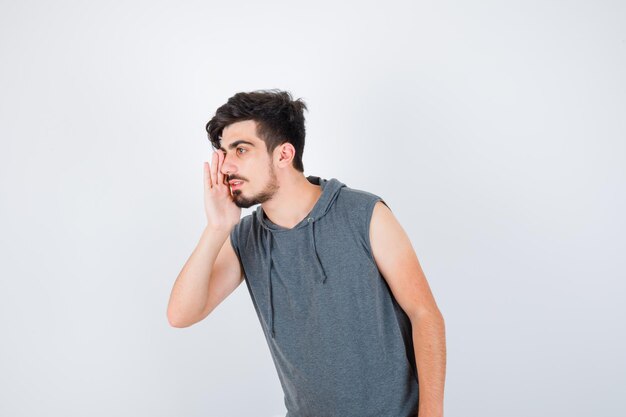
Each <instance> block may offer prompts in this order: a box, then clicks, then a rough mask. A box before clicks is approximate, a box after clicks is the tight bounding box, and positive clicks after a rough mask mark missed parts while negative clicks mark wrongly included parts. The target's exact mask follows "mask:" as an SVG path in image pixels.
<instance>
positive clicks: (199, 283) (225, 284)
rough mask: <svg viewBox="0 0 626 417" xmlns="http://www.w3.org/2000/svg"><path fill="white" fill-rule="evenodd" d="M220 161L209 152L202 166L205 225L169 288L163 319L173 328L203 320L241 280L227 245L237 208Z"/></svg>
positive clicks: (237, 217) (218, 155)
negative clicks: (170, 291)
mask: <svg viewBox="0 0 626 417" xmlns="http://www.w3.org/2000/svg"><path fill="white" fill-rule="evenodd" d="M223 161H224V154H223V153H222V152H221V151H218V152H214V153H213V156H212V160H211V166H210V167H209V164H208V162H205V163H204V168H203V169H204V177H203V178H204V207H205V211H206V216H207V226H206V227H205V228H204V231H203V232H202V236H201V237H200V241H199V242H198V245H197V246H196V248H195V249H194V251H193V253H192V254H191V256H189V259H187V262H186V263H185V265H184V266H183V269H182V270H181V271H180V273H179V274H178V277H177V278H176V282H175V283H174V287H173V288H172V293H171V295H170V301H169V303H168V306H167V319H168V321H169V323H170V325H172V326H174V327H187V326H190V325H192V324H194V323H196V322H198V321H200V320H202V319H204V318H205V317H206V316H207V315H208V314H209V313H210V312H211V311H212V310H213V309H214V308H215V307H216V306H217V305H218V304H219V303H220V302H221V301H222V300H224V299H225V298H226V297H227V296H228V295H229V294H230V293H232V292H233V291H234V289H235V288H237V286H238V285H239V284H240V283H241V281H242V271H241V266H240V264H239V259H238V258H237V255H236V254H235V251H234V250H233V247H232V245H231V242H230V231H231V230H232V229H233V227H235V225H236V224H237V223H238V222H239V220H240V216H241V208H239V207H237V205H236V204H235V203H234V201H233V199H232V194H231V192H230V187H229V185H228V183H227V182H226V181H225V175H224V174H223V173H222V172H221V167H222V162H223Z"/></svg>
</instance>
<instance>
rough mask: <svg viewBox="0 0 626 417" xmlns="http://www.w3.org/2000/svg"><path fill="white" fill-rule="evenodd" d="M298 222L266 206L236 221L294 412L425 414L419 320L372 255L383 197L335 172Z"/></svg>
mask: <svg viewBox="0 0 626 417" xmlns="http://www.w3.org/2000/svg"><path fill="white" fill-rule="evenodd" d="M307 180H308V181H309V182H311V183H312V184H316V185H320V186H321V187H322V194H321V196H320V197H319V199H318V201H317V202H316V204H315V206H314V207H313V209H312V210H311V212H310V213H309V214H308V215H307V216H306V217H305V218H304V219H303V220H302V221H301V222H300V223H298V224H297V225H296V226H294V227H293V228H291V229H288V228H285V227H282V226H279V225H277V224H274V223H273V222H272V221H270V220H269V218H267V216H266V215H265V213H264V212H263V208H262V206H261V205H259V206H258V207H257V209H256V211H255V212H253V213H251V214H248V215H247V216H244V217H243V218H242V219H241V221H240V222H239V223H238V224H237V225H236V226H235V227H234V228H233V230H232V232H231V234H230V238H231V242H232V244H233V248H234V249H235V252H236V253H237V256H238V257H239V260H240V262H241V267H242V270H243V272H244V277H245V281H246V285H247V287H248V290H249V292H250V297H251V298H252V303H253V305H254V308H255V310H256V312H257V315H258V317H259V321H260V323H261V327H262V328H263V332H264V334H265V337H266V340H267V343H268V346H269V349H270V352H271V354H272V359H273V360H274V364H275V366H276V370H277V372H278V377H279V380H280V383H281V385H282V388H283V391H284V394H285V406H286V408H287V415H286V417H351V416H354V417H368V416H372V417H411V416H417V410H418V403H419V398H418V397H419V395H418V394H419V390H418V379H417V369H416V366H415V354H414V350H413V340H412V332H411V322H410V320H409V318H408V316H407V315H406V313H405V312H404V311H403V310H402V309H401V307H400V306H399V304H398V303H397V301H396V300H395V298H394V297H393V294H392V293H391V290H390V289H389V286H388V285H387V283H386V281H385V279H384V277H383V276H382V275H381V274H380V271H379V270H378V267H377V265H376V262H375V260H374V258H373V257H372V254H371V246H370V241H369V225H370V219H371V216H372V211H373V209H374V204H375V203H376V202H377V201H382V202H383V203H385V204H387V203H386V202H385V201H384V200H383V199H382V198H381V197H379V196H377V195H375V194H372V193H369V192H367V191H362V190H357V189H352V188H350V187H348V186H346V185H345V184H344V183H342V182H340V181H338V180H337V179H335V178H331V179H330V180H326V179H322V178H320V177H316V176H308V177H307Z"/></svg>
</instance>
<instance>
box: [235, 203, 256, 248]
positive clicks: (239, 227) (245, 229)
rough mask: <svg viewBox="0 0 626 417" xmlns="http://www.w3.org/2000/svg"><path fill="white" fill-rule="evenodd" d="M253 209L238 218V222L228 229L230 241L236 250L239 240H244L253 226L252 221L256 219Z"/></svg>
mask: <svg viewBox="0 0 626 417" xmlns="http://www.w3.org/2000/svg"><path fill="white" fill-rule="evenodd" d="M254 214H255V213H254V211H253V212H252V213H250V214H247V215H245V216H243V217H242V218H241V220H239V223H237V224H236V225H235V227H233V229H232V230H231V231H230V241H231V243H232V245H233V248H234V249H235V250H237V248H238V247H239V243H240V242H246V241H247V240H248V237H249V235H250V231H251V230H252V228H253V222H254V221H256V218H255V215H254Z"/></svg>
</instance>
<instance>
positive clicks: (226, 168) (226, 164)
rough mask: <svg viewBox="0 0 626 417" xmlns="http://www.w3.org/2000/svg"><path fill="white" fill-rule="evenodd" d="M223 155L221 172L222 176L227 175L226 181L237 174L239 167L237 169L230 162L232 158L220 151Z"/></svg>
mask: <svg viewBox="0 0 626 417" xmlns="http://www.w3.org/2000/svg"><path fill="white" fill-rule="evenodd" d="M219 152H221V153H222V155H224V160H223V161H222V168H221V172H222V174H224V175H226V179H227V180H228V179H230V178H229V176H230V175H233V174H234V173H235V172H237V167H235V166H234V165H233V164H232V162H230V160H231V158H230V157H229V156H228V155H227V154H226V153H225V152H224V151H219Z"/></svg>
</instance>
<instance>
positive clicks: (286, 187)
mask: <svg viewBox="0 0 626 417" xmlns="http://www.w3.org/2000/svg"><path fill="white" fill-rule="evenodd" d="M321 195H322V187H321V186H319V185H315V184H311V183H310V182H309V180H307V179H306V177H305V176H304V174H299V175H294V176H291V177H286V178H282V179H281V181H280V188H279V189H278V191H276V194H274V196H273V197H272V199H271V200H270V201H266V202H265V203H263V204H261V206H262V207H263V211H264V212H265V215H266V216H267V217H268V218H269V219H270V220H271V221H272V222H273V223H275V224H277V225H279V226H281V227H286V228H288V229H291V228H292V227H294V226H295V225H297V224H298V223H300V222H301V221H302V220H303V219H304V217H305V216H306V215H307V214H309V212H310V211H311V210H312V209H313V207H314V206H315V203H317V200H318V199H319V197H320V196H321Z"/></svg>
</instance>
